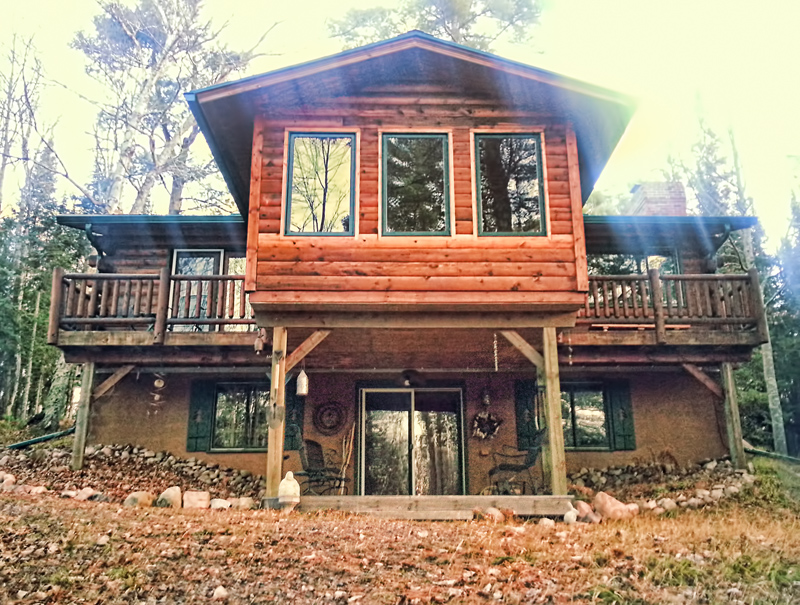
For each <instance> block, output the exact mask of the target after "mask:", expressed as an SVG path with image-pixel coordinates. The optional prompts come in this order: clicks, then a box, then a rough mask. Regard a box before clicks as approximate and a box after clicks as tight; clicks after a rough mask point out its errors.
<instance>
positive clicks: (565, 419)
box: [561, 381, 636, 450]
mask: <svg viewBox="0 0 800 605" xmlns="http://www.w3.org/2000/svg"><path fill="white" fill-rule="evenodd" d="M561 425H562V427H563V429H564V446H565V447H567V448H572V449H606V450H634V449H636V440H635V438H634V426H633V409H632V406H631V400H630V392H629V387H628V384H627V383H626V382H624V381H598V382H593V381H592V382H562V383H561Z"/></svg>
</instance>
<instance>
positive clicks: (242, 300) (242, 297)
mask: <svg viewBox="0 0 800 605" xmlns="http://www.w3.org/2000/svg"><path fill="white" fill-rule="evenodd" d="M238 281H239V319H248V317H247V295H246V294H245V291H244V280H243V279H242V280H238Z"/></svg>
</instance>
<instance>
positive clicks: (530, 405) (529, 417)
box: [514, 380, 537, 450]
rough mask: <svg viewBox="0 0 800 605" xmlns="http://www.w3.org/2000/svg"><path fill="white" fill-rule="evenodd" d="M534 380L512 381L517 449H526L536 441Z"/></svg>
mask: <svg viewBox="0 0 800 605" xmlns="http://www.w3.org/2000/svg"><path fill="white" fill-rule="evenodd" d="M536 391H537V389H536V381H535V380H517V381H515V382H514V407H515V408H516V412H517V449H519V450H527V449H529V448H531V447H533V446H534V444H535V443H536V441H535V439H536V432H537V431H536Z"/></svg>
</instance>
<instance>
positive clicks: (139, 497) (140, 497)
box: [122, 492, 156, 508]
mask: <svg viewBox="0 0 800 605" xmlns="http://www.w3.org/2000/svg"><path fill="white" fill-rule="evenodd" d="M155 499H156V497H155V496H154V495H153V494H151V493H150V492H133V493H132V494H131V495H129V496H128V497H127V498H125V502H123V503H122V506H138V507H141V508H144V507H148V506H153V500H155Z"/></svg>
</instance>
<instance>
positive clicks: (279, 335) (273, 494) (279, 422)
mask: <svg viewBox="0 0 800 605" xmlns="http://www.w3.org/2000/svg"><path fill="white" fill-rule="evenodd" d="M286 346H287V330H286V328H280V327H278V328H273V329H272V373H271V374H270V376H271V381H270V396H269V416H268V417H269V429H268V433H267V489H266V494H265V498H266V499H267V504H268V506H270V507H271V508H274V507H277V505H278V501H277V498H278V485H279V484H280V482H281V479H282V478H283V440H284V434H285V429H286Z"/></svg>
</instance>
